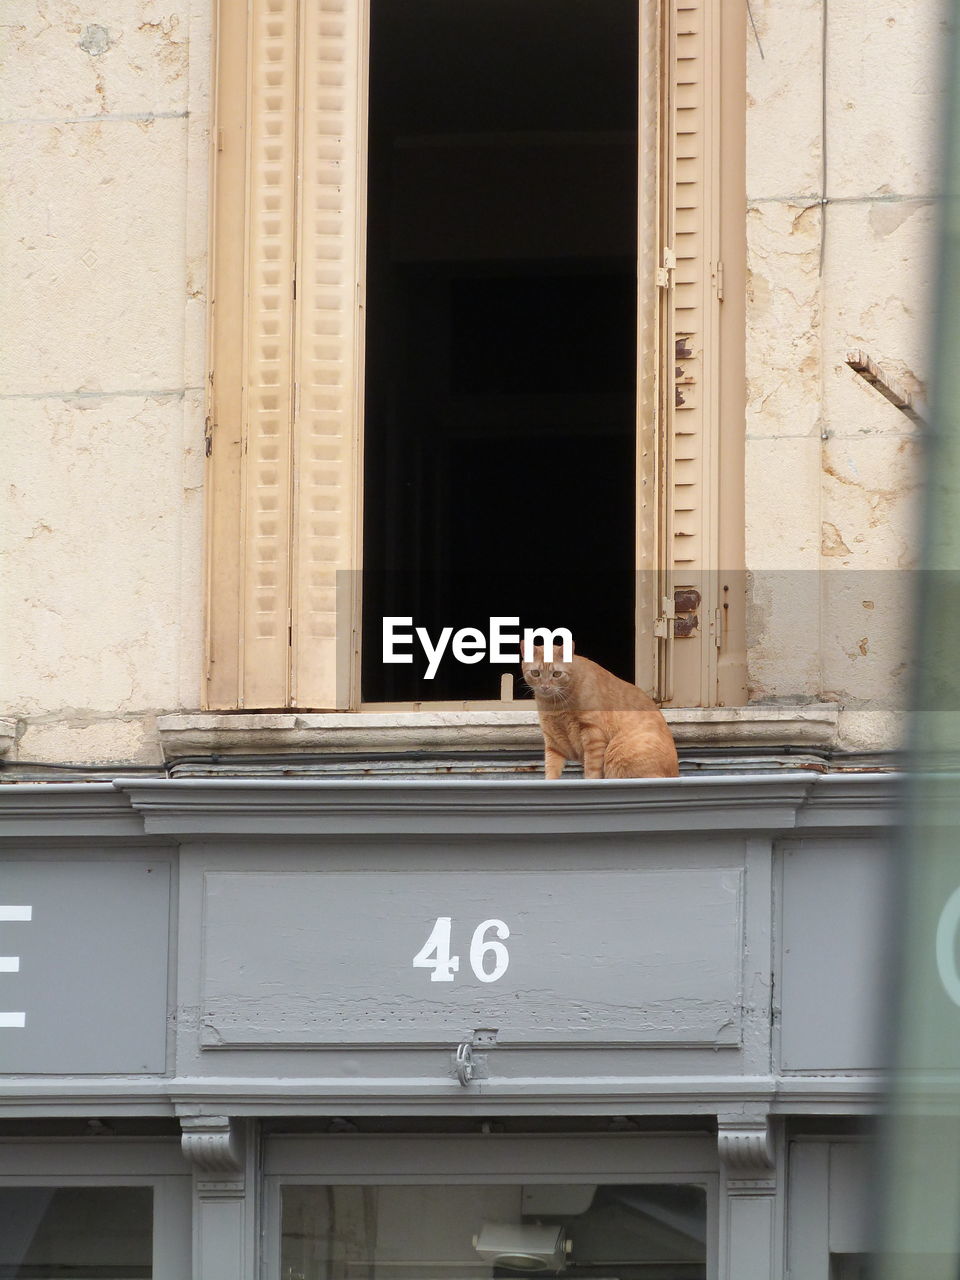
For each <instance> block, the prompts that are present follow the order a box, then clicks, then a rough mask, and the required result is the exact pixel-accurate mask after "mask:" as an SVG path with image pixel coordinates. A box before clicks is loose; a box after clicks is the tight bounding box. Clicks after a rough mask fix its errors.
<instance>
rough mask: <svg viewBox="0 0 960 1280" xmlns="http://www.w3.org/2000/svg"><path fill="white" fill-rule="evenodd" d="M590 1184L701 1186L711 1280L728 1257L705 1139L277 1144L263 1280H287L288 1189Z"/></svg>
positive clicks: (267, 1188) (268, 1189)
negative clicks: (723, 1255) (283, 1257)
mask: <svg viewBox="0 0 960 1280" xmlns="http://www.w3.org/2000/svg"><path fill="white" fill-rule="evenodd" d="M574 1182H591V1183H594V1182H595V1183H605V1184H625V1183H634V1184H647V1185H661V1186H662V1185H687V1186H689V1185H693V1186H701V1187H703V1188H704V1190H705V1192H706V1198H707V1267H706V1271H707V1277H708V1280H716V1277H717V1276H718V1274H719V1257H720V1239H719V1232H720V1173H719V1158H718V1155H717V1147H716V1140H715V1138H714V1137H713V1136H712V1135H708V1134H705V1133H686V1134H667V1133H660V1134H652V1133H622V1134H610V1135H603V1136H599V1135H593V1134H591V1135H566V1134H565V1135H560V1134H557V1135H553V1134H551V1135H530V1134H510V1135H493V1134H457V1135H453V1134H431V1135H425V1134H404V1135H400V1134H396V1135H391V1136H389V1137H380V1136H373V1135H357V1134H337V1135H324V1136H318V1135H311V1134H297V1135H269V1136H267V1137H266V1138H265V1144H264V1160H263V1198H262V1206H263V1217H262V1221H263V1241H264V1244H263V1250H264V1252H263V1259H262V1264H263V1280H281V1278H280V1226H281V1202H280V1197H281V1189H282V1187H284V1186H289V1185H297V1186H396V1185H419V1186H431V1185H437V1184H438V1183H456V1184H459V1185H468V1186H469V1185H508V1186H509V1185H519V1184H530V1183H539V1184H544V1185H546V1184H550V1183H559V1184H563V1183H574Z"/></svg>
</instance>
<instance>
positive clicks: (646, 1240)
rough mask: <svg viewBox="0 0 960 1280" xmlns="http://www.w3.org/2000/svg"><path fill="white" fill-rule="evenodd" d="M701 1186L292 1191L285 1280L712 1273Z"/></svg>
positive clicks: (643, 1278) (592, 1279) (693, 1277)
mask: <svg viewBox="0 0 960 1280" xmlns="http://www.w3.org/2000/svg"><path fill="white" fill-rule="evenodd" d="M706 1227H707V1201H706V1190H705V1188H704V1187H702V1186H697V1185H689V1184H679V1185H674V1184H637V1185H626V1186H620V1185H600V1186H597V1185H590V1184H580V1185H574V1186H560V1185H539V1184H538V1185H529V1186H499V1185H498V1186H458V1185H452V1186H450V1185H448V1186H408V1185H405V1186H379V1187H376V1186H301V1185H288V1186H285V1187H283V1188H282V1189H281V1268H280V1275H281V1280H522V1277H523V1276H525V1275H526V1276H531V1275H534V1274H538V1275H541V1276H549V1277H564V1280H704V1278H705V1276H706V1259H707V1250H706Z"/></svg>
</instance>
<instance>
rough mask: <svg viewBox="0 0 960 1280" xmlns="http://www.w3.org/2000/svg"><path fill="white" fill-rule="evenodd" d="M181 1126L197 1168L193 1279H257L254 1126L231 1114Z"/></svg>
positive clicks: (188, 1119) (186, 1118)
mask: <svg viewBox="0 0 960 1280" xmlns="http://www.w3.org/2000/svg"><path fill="white" fill-rule="evenodd" d="M180 1127H181V1129H182V1130H183V1137H182V1139H181V1142H182V1146H183V1151H184V1154H185V1155H186V1157H187V1159H188V1160H189V1161H190V1162H191V1164H192V1165H193V1280H255V1278H256V1276H257V1256H256V1222H255V1215H256V1196H255V1187H256V1167H255V1163H256V1162H255V1149H256V1148H255V1144H254V1143H253V1142H252V1141H251V1140H250V1138H251V1133H250V1128H251V1126H250V1125H249V1124H247V1125H246V1126H244V1125H243V1124H242V1123H241V1122H239V1121H237V1120H232V1119H230V1118H229V1117H228V1116H184V1117H181V1120H180Z"/></svg>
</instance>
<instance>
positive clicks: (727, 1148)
mask: <svg viewBox="0 0 960 1280" xmlns="http://www.w3.org/2000/svg"><path fill="white" fill-rule="evenodd" d="M717 1148H718V1151H719V1154H720V1163H721V1165H722V1166H723V1167H724V1169H725V1171H726V1175H727V1186H728V1189H733V1190H734V1191H736V1190H740V1191H741V1192H754V1191H768V1190H772V1189H773V1188H774V1187H775V1185H776V1180H775V1177H774V1149H773V1135H772V1133H771V1132H770V1118H769V1116H765V1117H763V1118H762V1119H758V1120H748V1119H745V1118H744V1117H742V1116H738V1117H737V1118H736V1119H733V1120H724V1119H723V1118H722V1117H721V1118H720V1120H719V1121H718V1124H717Z"/></svg>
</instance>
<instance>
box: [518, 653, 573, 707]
mask: <svg viewBox="0 0 960 1280" xmlns="http://www.w3.org/2000/svg"><path fill="white" fill-rule="evenodd" d="M560 658H561V651H560V649H551V650H550V652H549V654H545V653H544V651H543V649H542V648H540V647H539V646H538V647H537V648H536V649H534V651H533V662H524V663H521V670H522V671H523V678H524V680H525V681H526V683H527V685H528V686H529V688H531V689H532V690H533V692H534V693H535V694H536V695H537V697H540V698H544V699H547V700H549V701H551V702H556V703H557V704H558V705H560V704H561V703H563V702H565V701H566V700H567V698H568V697H569V696H570V682H571V680H572V679H573V663H572V662H561V661H560ZM554 659H556V661H554Z"/></svg>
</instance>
